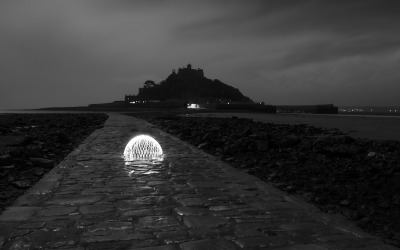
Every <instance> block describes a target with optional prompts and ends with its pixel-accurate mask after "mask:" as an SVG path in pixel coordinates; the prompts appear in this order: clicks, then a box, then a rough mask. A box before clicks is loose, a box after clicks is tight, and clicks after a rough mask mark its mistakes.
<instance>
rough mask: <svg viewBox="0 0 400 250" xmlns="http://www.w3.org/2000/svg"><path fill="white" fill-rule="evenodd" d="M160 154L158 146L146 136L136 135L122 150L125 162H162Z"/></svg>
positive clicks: (160, 150) (152, 139) (151, 138)
mask: <svg viewBox="0 0 400 250" xmlns="http://www.w3.org/2000/svg"><path fill="white" fill-rule="evenodd" d="M162 154H163V151H162V148H161V146H160V144H159V143H158V142H157V141H156V140H155V139H154V138H153V137H151V136H148V135H138V136H136V137H134V138H132V139H131V140H130V141H129V142H128V144H127V145H126V147H125V150H124V158H125V160H126V161H137V160H162V159H163V156H162Z"/></svg>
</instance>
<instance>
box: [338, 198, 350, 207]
mask: <svg viewBox="0 0 400 250" xmlns="http://www.w3.org/2000/svg"><path fill="white" fill-rule="evenodd" d="M349 204H350V202H349V201H348V200H342V201H341V202H340V205H341V206H345V207H347V206H348V205H349Z"/></svg>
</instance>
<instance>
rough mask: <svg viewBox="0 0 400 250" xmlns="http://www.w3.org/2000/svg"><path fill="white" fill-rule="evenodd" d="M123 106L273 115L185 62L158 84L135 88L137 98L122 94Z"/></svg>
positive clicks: (260, 104) (150, 83) (148, 83)
mask: <svg viewBox="0 0 400 250" xmlns="http://www.w3.org/2000/svg"><path fill="white" fill-rule="evenodd" d="M125 105H126V106H129V107H159V108H183V107H191V106H193V105H194V107H197V108H209V109H252V110H262V111H264V112H276V108H275V107H272V106H265V105H264V103H254V102H253V101H252V100H251V99H250V98H249V97H247V96H245V95H243V94H242V93H241V92H240V90H239V89H237V88H234V87H232V86H230V85H228V84H226V83H223V82H221V81H220V80H218V79H214V80H212V79H209V78H207V77H205V76H204V71H203V69H200V68H198V69H194V68H192V65H191V64H190V63H189V64H188V65H187V66H186V67H184V68H179V69H178V71H176V70H172V73H171V74H170V75H169V76H168V77H167V78H166V79H165V80H163V81H161V82H160V83H158V84H157V83H155V82H154V81H151V80H148V81H146V82H145V83H144V84H143V87H142V88H139V91H138V94H137V95H125Z"/></svg>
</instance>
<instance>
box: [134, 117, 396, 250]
mask: <svg viewBox="0 0 400 250" xmlns="http://www.w3.org/2000/svg"><path fill="white" fill-rule="evenodd" d="M132 115H133V116H136V117H139V118H142V119H146V120H148V121H149V122H151V123H153V124H155V125H156V126H158V127H159V128H160V129H162V130H164V131H166V132H168V133H170V134H173V135H175V136H177V137H179V138H180V139H182V140H184V141H187V142H189V143H191V144H192V145H195V146H196V147H198V148H200V149H203V150H205V151H207V152H208V153H210V154H213V155H215V156H217V157H219V158H220V159H222V160H223V161H226V162H228V163H229V164H230V165H232V166H234V167H236V168H239V169H242V171H244V172H247V173H249V174H252V175H255V176H257V177H259V178H260V179H262V180H265V181H266V182H269V183H272V184H273V185H274V186H276V187H277V188H279V189H281V190H285V191H287V192H288V193H291V194H292V195H298V196H302V197H303V198H304V199H305V200H307V201H308V202H311V203H314V204H315V205H316V206H318V207H319V208H320V209H321V210H323V211H325V212H327V213H332V214H341V215H342V216H344V217H346V218H348V219H349V220H353V221H355V222H356V223H357V224H358V225H359V226H360V227H362V228H364V229H365V230H366V231H368V232H371V233H373V234H375V235H377V236H380V237H382V238H384V239H386V240H387V241H388V242H389V243H391V244H394V245H397V246H400V223H399V222H400V192H399V191H400V142H399V141H378V140H368V139H355V138H353V137H350V136H347V135H345V134H344V133H342V132H341V131H339V130H337V129H324V128H316V127H312V126H308V125H304V124H300V125H287V124H286V125H283V124H273V123H262V122H253V121H252V120H251V119H241V118H237V117H232V118H207V117H201V118H196V117H178V116H167V115H163V116H159V117H155V116H154V115H147V116H146V115H139V114H132Z"/></svg>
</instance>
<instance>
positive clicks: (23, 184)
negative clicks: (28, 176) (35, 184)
mask: <svg viewBox="0 0 400 250" xmlns="http://www.w3.org/2000/svg"><path fill="white" fill-rule="evenodd" d="M12 184H13V185H14V186H15V187H17V188H27V187H30V186H32V183H31V181H30V180H21V181H14V182H13V183H12Z"/></svg>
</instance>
